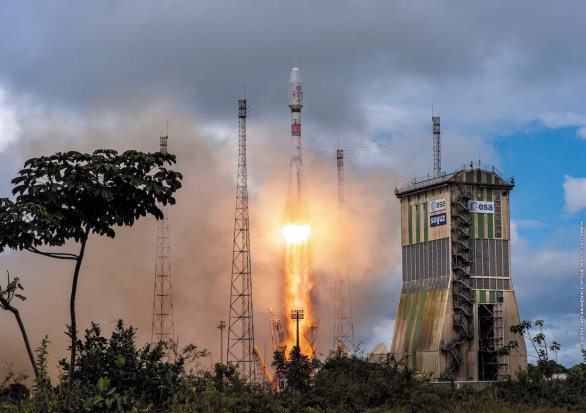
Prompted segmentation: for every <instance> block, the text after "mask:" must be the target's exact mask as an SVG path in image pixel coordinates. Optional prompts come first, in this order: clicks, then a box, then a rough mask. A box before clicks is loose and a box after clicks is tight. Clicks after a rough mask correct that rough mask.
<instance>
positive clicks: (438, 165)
mask: <svg viewBox="0 0 586 413" xmlns="http://www.w3.org/2000/svg"><path fill="white" fill-rule="evenodd" d="M431 121H432V123H433V176H434V178H437V177H438V176H440V175H441V174H442V153H441V145H440V117H439V116H432V117H431Z"/></svg>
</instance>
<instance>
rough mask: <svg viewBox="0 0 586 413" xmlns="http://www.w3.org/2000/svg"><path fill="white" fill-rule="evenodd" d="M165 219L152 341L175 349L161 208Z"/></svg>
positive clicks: (166, 236) (168, 251)
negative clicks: (161, 342)
mask: <svg viewBox="0 0 586 413" xmlns="http://www.w3.org/2000/svg"><path fill="white" fill-rule="evenodd" d="M167 139H168V136H161V140H160V151H161V153H167ZM161 209H162V211H163V218H161V219H160V220H159V221H158V223H157V250H156V259H155V288H154V293H153V296H154V297H153V323H152V329H151V341H152V342H153V343H158V342H160V341H163V342H166V343H167V344H168V345H169V348H171V349H173V348H174V342H175V331H174V328H175V327H174V324H173V287H172V284H171V247H170V246H169V221H168V219H167V212H168V211H167V207H165V206H162V207H161Z"/></svg>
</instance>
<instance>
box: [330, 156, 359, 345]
mask: <svg viewBox="0 0 586 413" xmlns="http://www.w3.org/2000/svg"><path fill="white" fill-rule="evenodd" d="M336 161H337V166H338V259H337V265H336V279H335V285H334V352H338V353H347V352H348V351H350V352H352V353H353V352H354V351H355V350H356V348H355V343H354V323H353V321H352V300H351V292H350V278H349V276H348V250H347V245H346V234H345V226H346V217H345V208H344V151H343V150H342V149H338V150H337V152H336Z"/></svg>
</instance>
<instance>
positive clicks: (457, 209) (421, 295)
mask: <svg viewBox="0 0 586 413" xmlns="http://www.w3.org/2000/svg"><path fill="white" fill-rule="evenodd" d="M434 123H435V122H434ZM513 187H514V179H513V178H510V179H509V178H505V177H504V176H503V175H502V174H501V173H500V172H498V171H497V170H496V169H494V167H489V166H486V165H482V164H473V163H471V164H470V165H466V166H465V167H462V168H461V169H459V170H457V171H455V172H453V173H450V174H446V175H440V176H437V177H434V178H431V179H427V180H414V181H412V182H411V183H409V184H407V185H405V186H404V187H402V188H400V189H397V190H396V191H395V193H396V195H397V197H398V198H399V199H400V202H401V245H402V255H403V257H402V262H403V287H402V291H401V297H400V300H399V307H398V309H397V317H396V322H395V331H394V334H393V342H392V345H391V353H392V354H393V355H394V356H395V357H396V358H406V359H407V361H408V365H409V367H411V368H414V369H416V370H419V371H423V372H426V373H431V374H432V378H433V379H436V380H458V381H468V380H497V379H499V378H501V377H503V376H504V375H506V374H511V373H513V372H515V371H516V370H517V369H518V368H519V367H523V366H525V365H526V363H527V359H526V354H527V352H526V348H525V343H524V341H523V340H519V347H518V351H513V352H512V353H511V354H510V355H503V354H499V352H498V350H499V349H500V348H502V347H503V346H504V345H505V344H507V343H508V342H509V341H511V340H515V339H518V337H516V336H514V335H513V334H512V333H511V332H510V331H509V327H510V326H511V325H514V324H518V323H519V312H518V309H517V302H516V299H515V293H514V291H513V283H512V280H511V264H510V235H511V234H510V217H509V194H510V191H511V190H512V189H513Z"/></svg>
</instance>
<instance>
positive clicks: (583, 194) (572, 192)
mask: <svg viewBox="0 0 586 413" xmlns="http://www.w3.org/2000/svg"><path fill="white" fill-rule="evenodd" d="M564 200H565V209H566V210H567V211H568V212H579V211H581V210H582V209H584V208H586V178H574V177H571V176H568V175H566V176H564Z"/></svg>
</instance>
